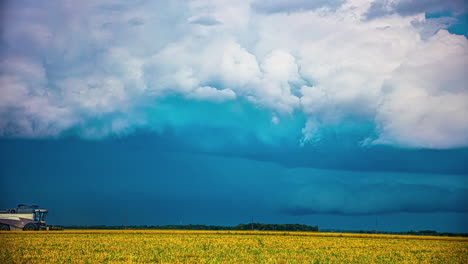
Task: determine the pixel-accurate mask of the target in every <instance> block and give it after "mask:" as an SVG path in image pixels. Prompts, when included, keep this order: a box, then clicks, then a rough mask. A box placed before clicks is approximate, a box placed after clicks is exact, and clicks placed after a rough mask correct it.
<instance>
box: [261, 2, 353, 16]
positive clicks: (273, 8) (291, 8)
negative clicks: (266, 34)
mask: <svg viewBox="0 0 468 264" xmlns="http://www.w3.org/2000/svg"><path fill="white" fill-rule="evenodd" d="M343 2H344V1H343V0H332V1H330V0H318V1H307V0H292V1H291V0H289V1H286V0H267V1H261V0H255V1H253V3H252V8H253V9H254V10H256V11H258V12H263V13H280V12H299V11H307V10H314V9H318V8H324V7H325V8H337V7H338V6H340V5H341V4H343Z"/></svg>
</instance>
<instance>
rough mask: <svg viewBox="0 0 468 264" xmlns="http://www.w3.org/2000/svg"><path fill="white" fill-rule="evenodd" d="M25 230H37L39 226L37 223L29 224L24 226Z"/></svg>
mask: <svg viewBox="0 0 468 264" xmlns="http://www.w3.org/2000/svg"><path fill="white" fill-rule="evenodd" d="M23 230H24V231H33V230H37V227H36V225H35V224H27V225H25V226H24V227H23Z"/></svg>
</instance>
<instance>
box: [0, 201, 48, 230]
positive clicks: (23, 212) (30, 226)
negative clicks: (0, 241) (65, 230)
mask: <svg viewBox="0 0 468 264" xmlns="http://www.w3.org/2000/svg"><path fill="white" fill-rule="evenodd" d="M47 213H48V211H47V210H45V209H39V206H37V205H24V204H20V205H18V207H17V208H11V209H6V210H1V211H0V230H25V231H32V230H49V229H55V228H56V227H55V226H48V225H46V217H47Z"/></svg>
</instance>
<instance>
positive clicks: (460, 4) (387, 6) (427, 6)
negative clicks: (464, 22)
mask: <svg viewBox="0 0 468 264" xmlns="http://www.w3.org/2000/svg"><path fill="white" fill-rule="evenodd" d="M447 11H448V12H452V13H454V14H463V13H466V12H467V11H468V5H467V3H466V1H464V0H448V1H438V0H396V1H395V0H382V1H373V2H372V4H371V5H370V7H369V10H368V11H367V13H366V17H367V18H370V19H372V18H376V17H381V16H385V15H390V14H395V13H396V14H399V15H402V16H410V15H414V14H418V13H436V12H447Z"/></svg>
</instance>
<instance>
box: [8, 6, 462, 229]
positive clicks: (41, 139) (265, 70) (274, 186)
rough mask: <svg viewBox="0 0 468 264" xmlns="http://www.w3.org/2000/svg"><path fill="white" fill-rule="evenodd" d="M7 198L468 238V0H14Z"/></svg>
mask: <svg viewBox="0 0 468 264" xmlns="http://www.w3.org/2000/svg"><path fill="white" fill-rule="evenodd" d="M0 12H1V14H0V165H1V166H0V180H1V184H0V207H2V208H10V207H14V206H15V205H16V204H19V203H26V204H38V205H40V206H41V207H43V208H46V209H48V210H49V211H50V212H49V219H48V220H49V222H50V223H52V224H62V225H98V224H104V225H166V224H207V225H237V224H239V223H248V222H250V221H251V219H252V218H253V219H254V221H255V222H263V223H300V224H308V225H318V226H319V228H322V229H331V228H333V229H347V230H375V229H379V230H385V231H407V230H428V229H430V230H437V231H444V232H468V225H467V224H466V223H467V222H468V196H467V190H468V162H467V161H468V74H467V69H468V67H467V66H468V40H467V36H468V5H467V3H466V1H464V0H450V1H437V0H423V1H421V0H418V1H416V0H383V1H365V0H329V1H325V0H316V1H305V0H289V1H286V0H268V1H260V0H245V1H227V0H216V1H214V0H190V1H178V0H175V1H170V2H169V1H167V2H166V1H147V0H132V1H123V0H105V1H98V2H96V1H91V0H83V1H79V3H78V2H76V1H67V0H62V1H58V0H51V1H32V0H16V1H8V0H7V1H2V3H1V4H0Z"/></svg>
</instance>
